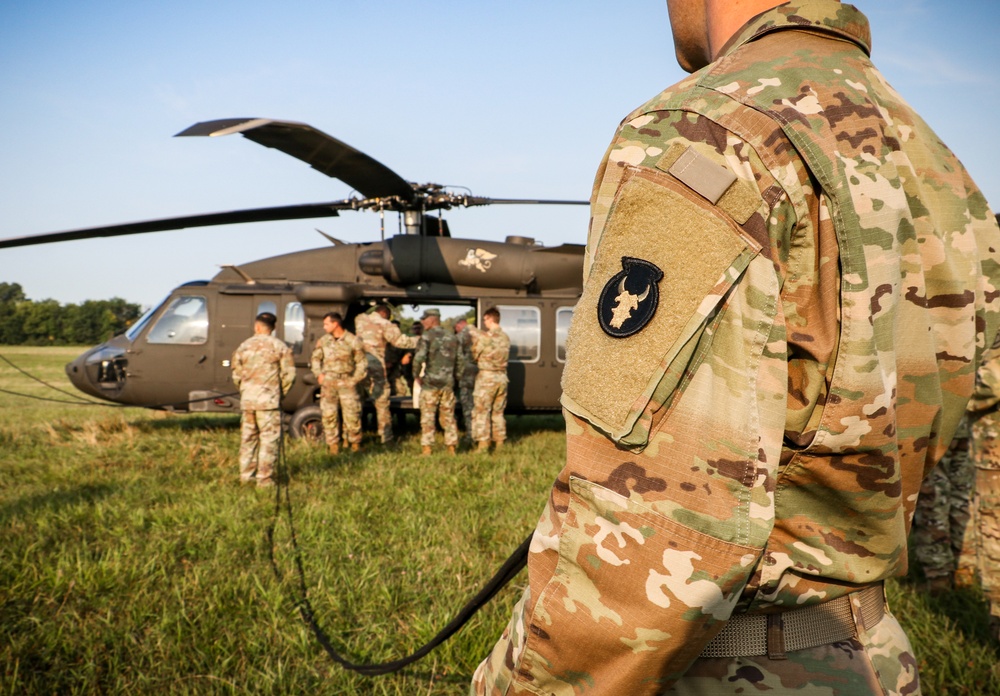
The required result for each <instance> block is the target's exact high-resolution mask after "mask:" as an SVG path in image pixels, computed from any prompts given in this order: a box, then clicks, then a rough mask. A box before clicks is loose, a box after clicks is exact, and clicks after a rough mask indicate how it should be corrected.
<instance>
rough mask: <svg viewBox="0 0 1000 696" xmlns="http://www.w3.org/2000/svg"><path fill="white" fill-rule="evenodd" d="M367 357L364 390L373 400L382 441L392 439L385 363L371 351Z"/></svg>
mask: <svg viewBox="0 0 1000 696" xmlns="http://www.w3.org/2000/svg"><path fill="white" fill-rule="evenodd" d="M366 355H367V357H368V379H367V380H366V384H365V390H366V391H367V392H368V398H370V399H371V400H372V401H374V402H375V421H376V423H378V434H379V437H380V438H381V439H382V442H383V443H386V442H391V441H392V414H391V413H390V412H389V382H388V380H387V379H386V376H385V364H384V363H383V362H382V361H381V360H379V359H378V356H376V355H373V354H372V353H366Z"/></svg>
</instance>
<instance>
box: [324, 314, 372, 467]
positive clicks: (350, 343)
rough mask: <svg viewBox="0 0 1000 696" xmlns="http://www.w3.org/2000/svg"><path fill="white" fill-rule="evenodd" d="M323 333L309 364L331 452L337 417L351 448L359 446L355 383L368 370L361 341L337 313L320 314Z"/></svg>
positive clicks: (335, 442) (336, 434)
mask: <svg viewBox="0 0 1000 696" xmlns="http://www.w3.org/2000/svg"><path fill="white" fill-rule="evenodd" d="M323 330H324V331H326V333H325V334H324V335H323V336H321V337H320V339H319V340H318V341H316V347H315V348H314V349H313V352H312V360H311V361H310V367H311V369H312V373H313V374H314V375H316V381H317V382H319V385H320V389H321V391H320V398H319V407H320V410H322V412H323V433H324V435H325V436H326V444H327V447H328V448H329V450H330V454H334V455H335V454H338V453H339V452H340V420H341V417H343V420H344V433H345V435H346V438H347V442H348V443H349V444H350V446H351V451H353V452H357V451H359V450H360V449H361V398H360V397H359V396H358V384H359V383H361V381H362V380H363V379H364V378H365V375H366V374H367V372H368V361H367V359H366V358H365V351H364V348H363V346H362V344H361V340H360V339H359V338H358V337H357V336H355V335H354V334H352V333H351V332H350V331H348V330H347V329H345V328H344V319H343V317H341V315H340V314H339V313H337V312H328V313H327V314H325V315H324V316H323Z"/></svg>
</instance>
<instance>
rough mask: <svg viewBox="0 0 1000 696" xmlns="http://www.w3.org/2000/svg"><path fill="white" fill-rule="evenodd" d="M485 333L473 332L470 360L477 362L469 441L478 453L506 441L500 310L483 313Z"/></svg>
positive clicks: (506, 353)
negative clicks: (470, 440)
mask: <svg viewBox="0 0 1000 696" xmlns="http://www.w3.org/2000/svg"><path fill="white" fill-rule="evenodd" d="M483 326H484V327H486V330H485V331H481V330H478V329H475V330H473V331H472V357H473V359H474V360H475V361H476V387H475V389H474V390H473V393H472V402H473V408H472V439H473V440H475V442H476V449H477V451H479V452H486V451H488V450H489V447H490V440H491V439H492V440H493V446H494V449H500V448H501V447H503V443H504V440H506V439H507V421H505V420H504V417H503V412H504V409H505V408H507V361H508V360H509V359H510V337H508V336H507V334H506V333H505V332H504V330H503V329H501V328H500V310H498V309H497V308H496V307H490V308H489V309H487V310H486V311H485V312H483Z"/></svg>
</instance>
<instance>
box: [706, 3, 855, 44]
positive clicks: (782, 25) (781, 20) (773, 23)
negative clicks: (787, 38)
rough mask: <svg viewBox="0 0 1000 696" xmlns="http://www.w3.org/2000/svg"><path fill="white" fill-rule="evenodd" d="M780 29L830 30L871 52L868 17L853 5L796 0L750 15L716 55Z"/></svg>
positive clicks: (828, 32)
mask: <svg viewBox="0 0 1000 696" xmlns="http://www.w3.org/2000/svg"><path fill="white" fill-rule="evenodd" d="M782 29H806V30H810V31H817V32H823V33H826V34H833V35H835V36H838V37H840V38H842V39H846V40H848V41H850V42H852V43H855V44H857V45H858V46H859V47H860V48H861V50H863V51H864V52H865V54H867V55H871V52H872V49H871V45H872V37H871V28H870V27H869V25H868V18H867V17H865V16H864V15H863V14H862V13H861V12H860V11H859V10H858V9H857V8H856V7H854V5H848V4H846V3H840V2H834V0H799V1H798V2H787V3H785V4H783V5H778V6H777V7H774V8H772V9H770V10H767V11H766V12H762V13H761V14H759V15H757V16H756V17H754V18H753V19H751V20H750V21H749V22H747V23H746V25H744V27H743V29H742V30H740V31H739V32H738V33H737V34H736V35H735V36H734V37H733V38H732V39H730V40H729V42H728V43H727V44H726V45H725V46H724V47H723V49H722V52H721V53H720V54H719V56H718V57H719V58H721V57H723V56H725V55H728V54H730V53H732V52H734V51H735V50H736V49H738V48H739V47H740V46H742V45H743V44H746V43H749V42H751V41H754V40H756V39H759V38H760V37H761V36H763V35H764V34H770V33H772V32H775V31H780V30H782Z"/></svg>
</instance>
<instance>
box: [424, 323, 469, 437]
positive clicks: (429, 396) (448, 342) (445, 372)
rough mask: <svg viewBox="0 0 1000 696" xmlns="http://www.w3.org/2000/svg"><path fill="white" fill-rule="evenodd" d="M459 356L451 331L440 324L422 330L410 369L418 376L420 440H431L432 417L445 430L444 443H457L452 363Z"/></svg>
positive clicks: (433, 429)
mask: <svg viewBox="0 0 1000 696" xmlns="http://www.w3.org/2000/svg"><path fill="white" fill-rule="evenodd" d="M457 359H458V338H457V337H456V336H455V333H454V332H453V331H446V330H445V329H443V328H441V327H440V326H435V327H434V328H432V329H428V330H427V331H424V333H423V335H422V336H421V337H420V343H418V344H417V353H416V355H414V357H413V372H414V374H418V375H419V374H421V370H423V376H422V377H421V380H420V444H421V445H423V446H424V447H429V446H431V445H433V444H434V432H435V430H436V428H435V418H438V419H440V421H441V429H442V430H444V444H445V445H446V446H448V447H454V446H455V445H457V444H458V426H457V425H456V424H455V391H454V388H453V385H454V384H455V363H456V361H457Z"/></svg>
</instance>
